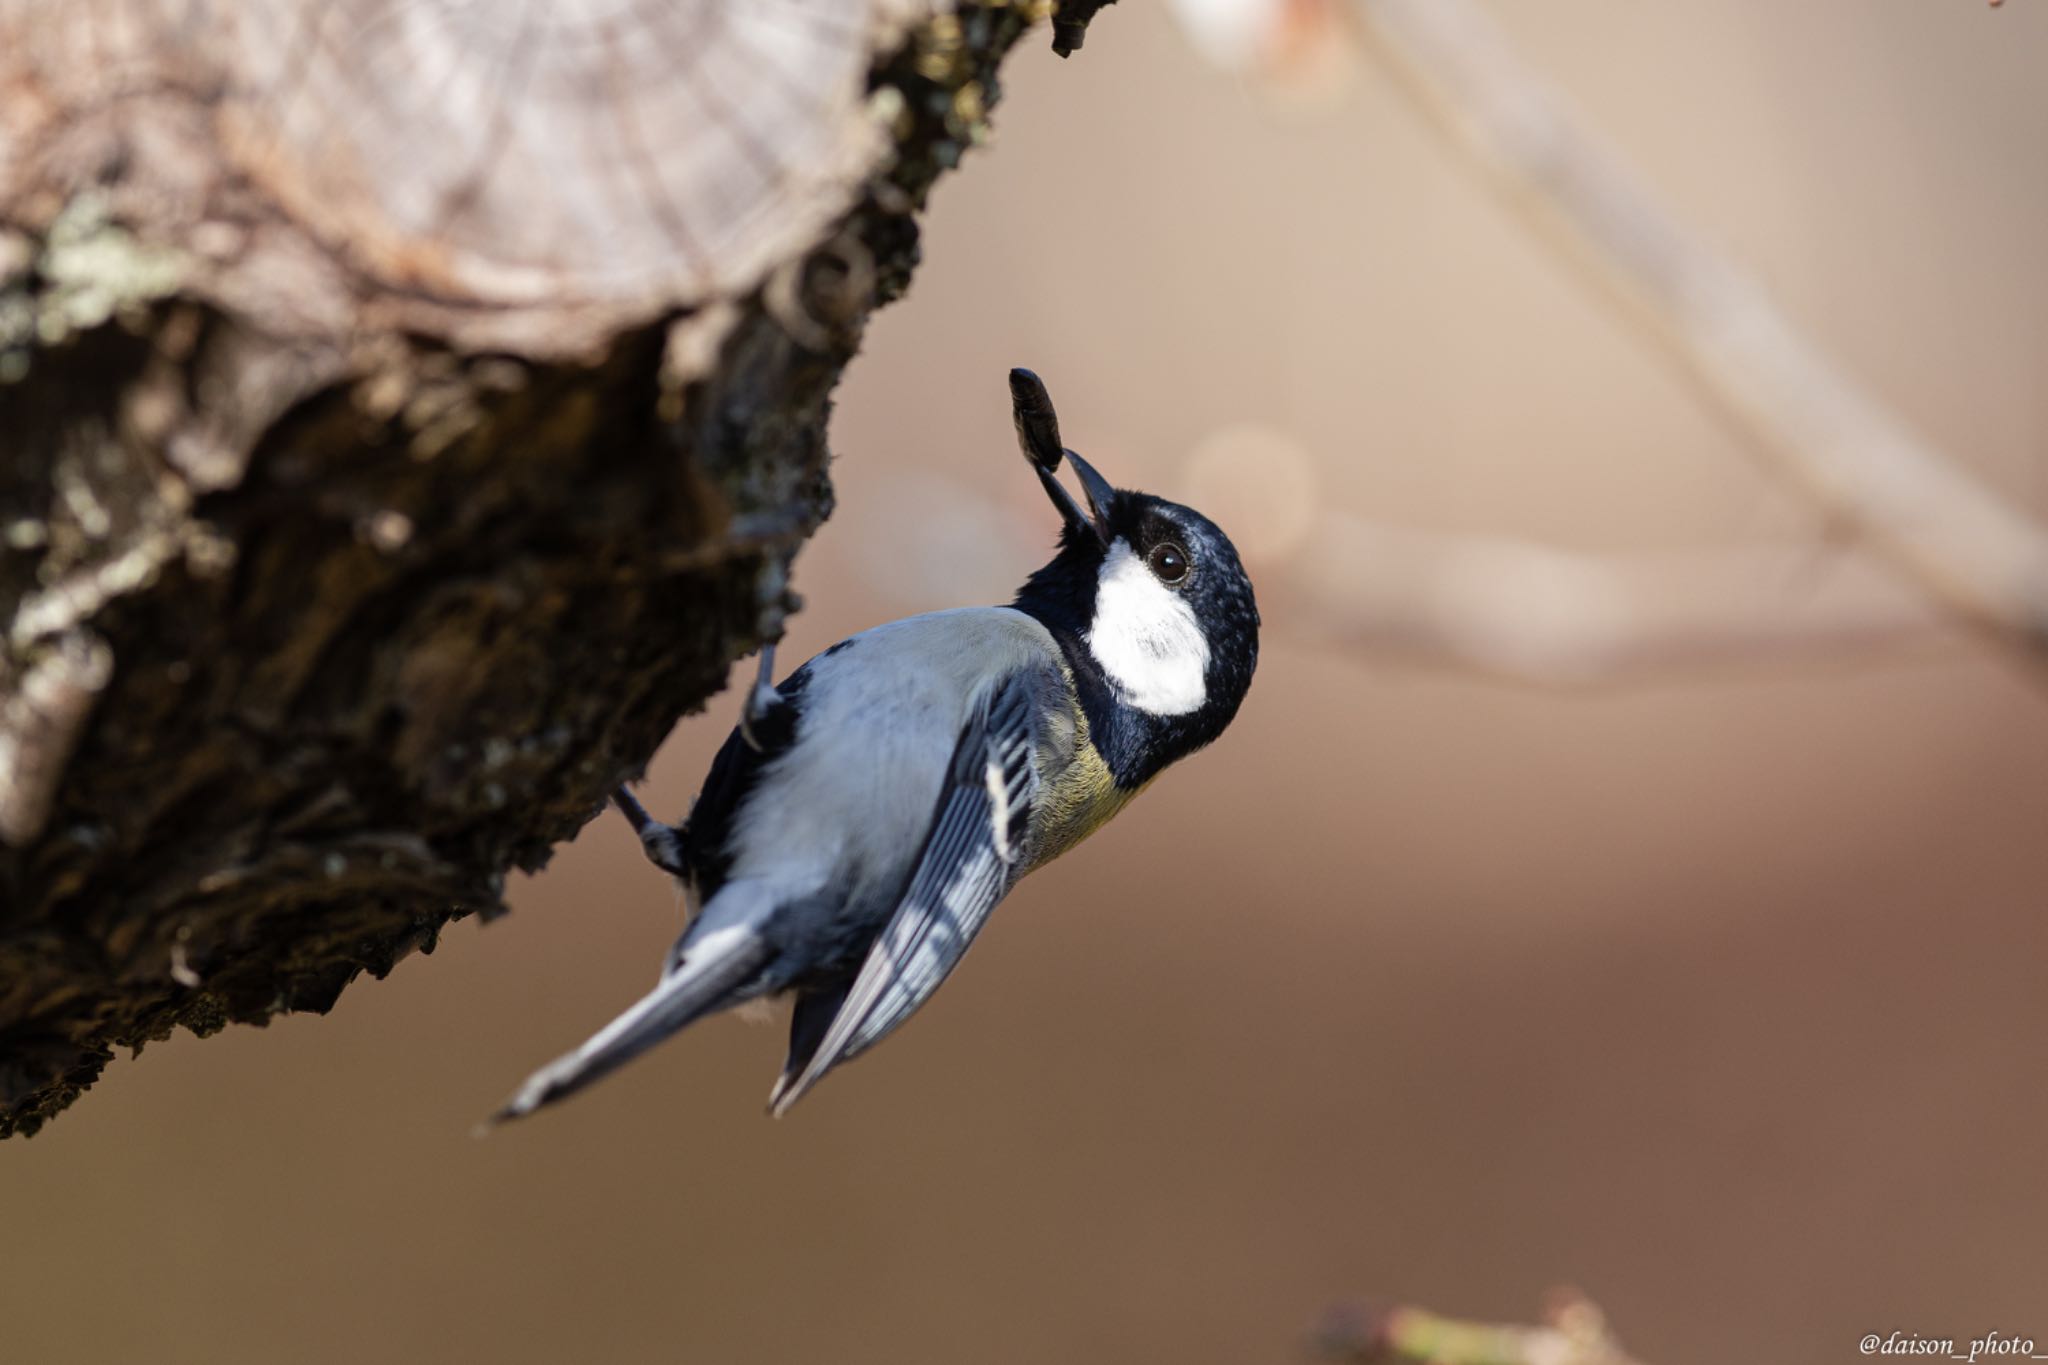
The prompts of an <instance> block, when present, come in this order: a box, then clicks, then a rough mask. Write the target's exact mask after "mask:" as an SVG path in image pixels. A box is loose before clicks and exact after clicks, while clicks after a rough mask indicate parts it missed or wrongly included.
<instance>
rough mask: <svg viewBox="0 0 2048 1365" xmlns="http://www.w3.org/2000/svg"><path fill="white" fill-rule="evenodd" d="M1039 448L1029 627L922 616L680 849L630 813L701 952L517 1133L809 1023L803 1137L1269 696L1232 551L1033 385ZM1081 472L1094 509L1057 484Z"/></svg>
mask: <svg viewBox="0 0 2048 1365" xmlns="http://www.w3.org/2000/svg"><path fill="white" fill-rule="evenodd" d="M1010 394H1011V401H1012V407H1013V410H1014V414H1015V417H1016V425H1017V438H1018V444H1019V445H1020V446H1021V447H1022V448H1023V451H1024V455H1025V457H1026V458H1027V459H1028V460H1029V461H1030V462H1031V465H1032V467H1033V468H1034V469H1035V470H1036V471H1037V473H1038V478H1039V481H1040V482H1041V483H1042V484H1044V486H1045V491H1046V494H1047V496H1049V497H1050V498H1051V499H1052V502H1053V505H1054V506H1055V507H1056V508H1058V509H1059V512H1060V516H1061V519H1062V522H1063V525H1062V527H1061V530H1060V540H1059V552H1058V553H1057V554H1055V555H1054V556H1053V559H1052V562H1051V563H1049V564H1047V565H1046V566H1045V567H1044V568H1042V569H1040V570H1038V572H1036V573H1034V574H1032V575H1031V576H1030V578H1029V579H1028V580H1026V582H1025V584H1024V586H1023V588H1021V589H1020V590H1019V591H1018V593H1017V596H1016V600H1015V601H1013V602H1012V603H1011V604H1010V605H1009V606H1007V607H962V608H958V609H955V610H951V611H937V612H932V613H930V614H928V615H923V616H912V617H909V618H907V619H905V620H901V621H893V622H890V623H889V624H887V625H883V626H877V627H875V628H874V629H872V630H867V631H863V632H861V633H860V634H858V635H855V636H852V637H851V638H849V639H846V640H842V641H840V642H839V643H838V644H836V645H833V646H832V647H831V648H830V649H828V650H826V651H825V652H824V653H822V654H820V655H818V656H817V657H816V658H814V659H812V660H811V661H810V662H808V663H806V664H805V665H804V666H803V667H802V668H799V669H798V670H797V671H796V672H795V673H793V674H791V675H790V676H789V677H788V678H787V679H786V680H785V681H784V682H783V683H782V684H781V685H780V686H779V687H777V686H773V685H772V684H771V679H772V678H773V676H774V654H773V650H772V647H770V648H766V649H764V650H763V651H762V653H761V665H760V675H759V679H758V680H757V682H756V683H755V686H754V689H753V692H752V694H751V695H750V697H749V700H748V701H747V703H746V705H745V709H744V712H743V715H744V719H743V720H742V721H741V723H740V725H739V727H738V728H736V729H735V730H734V731H733V733H732V735H731V736H730V737H729V738H727V740H726V741H725V746H724V747H723V748H722V749H720V750H719V752H718V756H717V757H716V758H715V759H714V760H713V761H712V764H711V771H710V774H709V775H708V776H707V777H706V778H705V779H704V786H703V791H702V793H701V794H700V795H699V797H698V799H697V802H696V804H695V805H694V806H693V807H692V808H691V810H690V813H689V816H688V817H687V818H686V819H685V820H684V821H683V822H682V823H681V824H680V825H676V826H670V825H665V824H662V823H661V822H659V821H657V820H654V819H652V818H650V817H649V816H648V814H647V813H646V811H645V810H643V809H642V808H641V806H640V803H639V802H638V801H636V800H635V799H634V798H633V796H632V794H631V793H630V792H628V791H626V790H625V789H624V788H621V789H620V790H619V791H618V792H617V793H616V795H615V797H614V800H615V801H616V802H617V804H618V806H619V808H620V810H622V811H623V812H624V813H625V815H626V818H627V819H628V820H630V821H631V822H632V824H633V827H634V828H635V829H636V830H637V831H638V832H639V835H640V840H641V844H642V846H643V847H644V848H645V849H646V852H647V856H648V857H649V859H651V860H652V861H653V863H654V864H655V866H657V867H659V868H660V869H661V870H662V871H664V872H667V873H668V874H669V875H670V876H672V877H674V878H675V879H676V881H677V882H679V883H680V884H681V886H682V890H683V895H684V899H685V902H686V904H687V906H688V909H689V921H688V927H687V928H686V929H684V931H683V935H682V937H681V938H680V939H679V940H678V941H677V942H676V945H675V947H674V948H673V949H672V950H671V951H670V953H669V955H668V961H667V964H666V965H665V967H664V968H663V970H662V973H661V979H660V980H659V981H658V982H657V983H656V984H655V987H654V989H653V990H652V991H651V992H649V993H648V995H647V996H646V997H645V998H644V999H642V1000H641V1001H640V1002H639V1003H638V1004H636V1005H634V1006H633V1007H632V1008H631V1009H629V1010H627V1011H626V1012H625V1013H624V1014H622V1015H620V1016H619V1017H618V1018H617V1019H615V1020H613V1021H612V1022H611V1023H610V1024H608V1025H607V1026H605V1028H604V1029H603V1030H601V1031H600V1032H599V1033H598V1034H597V1035H596V1036H594V1037H592V1038H591V1039H590V1041H588V1042H586V1043H585V1044H583V1046H581V1047H579V1048H577V1049H576V1050H575V1051H574V1052H571V1053H569V1054H567V1055H566V1056H564V1057H562V1058H560V1059H559V1060H557V1061H555V1062H552V1063H550V1064H549V1065H547V1066H545V1067H543V1068H541V1070H539V1071H538V1072H535V1073H534V1075H533V1076H532V1077H531V1078H530V1079H529V1080H528V1081H527V1082H526V1084H525V1085H524V1086H522V1087H521V1088H520V1090H519V1092H518V1093H517V1094H516V1095H514V1096H513V1097H512V1099H511V1100H510V1101H509V1102H508V1103H507V1104H506V1105H505V1106H504V1108H503V1109H501V1110H499V1112H498V1114H497V1115H496V1117H497V1118H498V1119H506V1118H516V1117H520V1116H523V1115H526V1114H530V1113H532V1112H533V1111H534V1110H536V1109H539V1108H541V1107H542V1106H543V1105H547V1104H552V1103H554V1102H555V1101H556V1100H559V1099H562V1098H564V1097H565V1096H567V1095H570V1094H573V1093H574V1092H575V1091H577V1090H580V1089H582V1088H583V1087H584V1086H586V1085H589V1084H590V1083H591V1082H592V1081H595V1080H597V1079H598V1078H599V1077H601V1076H604V1075H606V1074H608V1073H609V1072H611V1071H613V1070H615V1069H616V1068H617V1067H619V1066H621V1065H622V1064H624V1063H625V1062H627V1061H630V1060H631V1059H632V1058H634V1057H636V1056H638V1055H639V1054H640V1053H642V1052H645V1051H646V1050H647V1049H648V1048H650V1047H652V1046H654V1045H655V1044H656V1043H658V1042H660V1041H661V1040H662V1039H664V1038H667V1037H668V1036H669V1035H670V1034H673V1033H675V1032H676V1031H677V1030H679V1029H681V1028H683V1027H684V1026H685V1025H687V1024H690V1023H692V1022H694V1021H695V1020H698V1019H701V1018H703V1017H704V1016H705V1015H707V1014H711V1013H714V1012H716V1011H719V1010H724V1009H729V1008H731V1007H732V1006H735V1005H738V1004H741V1003H743V1002H745V1001H749V1000H753V999H756V998H758V997H761V996H772V995H784V994H787V995H791V996H794V997H795V1008H794V1015H793V1018H792V1020H791V1024H790V1035H789V1057H788V1060H787V1061H786V1062H784V1063H783V1067H782V1074H781V1077H780V1078H779V1079H778V1080H777V1081H776V1082H775V1088H774V1090H773V1092H772V1093H771V1094H770V1095H769V1099H768V1104H769V1109H770V1111H771V1112H772V1113H775V1114H778V1115H779V1114H781V1113H783V1112H785V1111H786V1110H787V1109H788V1108H789V1107H790V1106H791V1105H792V1104H794V1103H795V1102H796V1101H797V1100H798V1099H799V1098H800V1097H801V1096H802V1095H803V1094H804V1093H805V1092H806V1091H807V1090H809V1089H810V1088H811V1087H812V1086H814V1085H816V1084H817V1083H818V1080H819V1079H820V1078H821V1077H823V1076H824V1075H825V1073H827V1072H828V1071H830V1070H831V1069H832V1068H833V1067H835V1066H838V1065H839V1064H840V1063H842V1062H845V1061H848V1060H849V1059H851V1058H853V1057H855V1056H858V1055H859V1054H860V1053H862V1052H864V1051H866V1050H867V1049H868V1048H871V1047H873V1046H874V1045H875V1044H876V1043H878V1042H880V1041H881V1040H882V1039H883V1038H884V1037H886V1036H888V1034H889V1033H890V1031H891V1030H893V1029H894V1028H896V1026H897V1025H899V1024H901V1023H902V1022H903V1021H904V1020H905V1019H907V1018H909V1017H910V1015H911V1013H912V1012H913V1011H914V1010H916V1009H917V1007H918V1006H919V1005H921V1004H923V1003H924V1001H925V1000H926V999H927V998H928V997H929V996H930V995H931V993H932V992H933V991H934V990H936V989H937V988H938V985H939V983H940V982H941V981H943V980H945V978H946V975H947V973H949V972H951V971H952V970H953V968H954V966H955V965H957V964H958V963H959V961H960V958H961V955H962V954H963V953H965V952H966V951H967V946H968V944H970V943H971V942H973V940H974V936H975V934H976V932H977V931H979V930H980V928H981V926H982V924H983V923H984V922H985V921H986V920H987V918H988V914H989V912H990V911H991V910H993V909H995V907H996V903H997V902H998V901H1000V900H1002V898H1003V897H1004V896H1005V895H1006V894H1007V893H1008V892H1009V890H1010V889H1011V888H1012V887H1014V886H1015V885H1016V884H1017V883H1018V881H1020V880H1021V879H1022V878H1023V877H1024V875H1025V874H1026V873H1028V872H1030V871H1031V870H1033V869H1034V868H1038V867H1043V866H1044V865H1045V864H1046V863H1049V862H1051V861H1052V860H1053V859H1054V858H1057V857H1058V856H1059V855H1060V854H1062V853H1064V852H1066V851H1067V850H1068V849H1070V848H1072V847H1073V846H1074V845H1075V844H1077V843H1079V842H1080V841H1081V840H1082V839H1084V838H1086V837H1087V836H1088V835H1089V834H1091V833H1093V832H1094V831H1095V830H1097V829H1099V828H1101V827H1102V825H1103V824H1104V823H1105V822H1106V821H1108V820H1109V819H1110V817H1111V816H1113V815H1115V814H1116V813H1117V812H1118V811H1119V810H1121V809H1123V807H1124V804H1125V803H1126V802H1128V801H1129V800H1130V799H1131V798H1132V797H1133V796H1136V795H1137V794H1138V792H1139V791H1140V790H1142V789H1143V788H1144V786H1145V785H1146V784H1147V783H1148V782H1150V781H1151V780H1152V779H1153V778H1154V777H1156V776H1158V775H1159V773H1160V771H1161V770H1162V769H1164V768H1165V767H1166V766H1167V765H1168V764H1171V763H1173V762H1175V761H1176V760H1179V759H1182V758H1185V757H1187V756H1188V755H1189V754H1191V753H1193V752H1194V751H1195V750H1197V749H1199V748H1201V747H1202V746H1203V745H1205V744H1207V743H1209V742H1210V741H1211V740H1213V739H1215V738H1216V737H1217V736H1218V735H1220V734H1222V733H1223V730H1224V727H1225V726H1227V725H1229V724H1230V721H1231V718H1232V717H1233V716H1235V715H1236V714H1237V708H1238V705H1239V704H1240V703H1241V702H1242V701H1243V700H1244V696H1245V691H1246V689H1247V688H1249V687H1250V685H1251V680H1252V670H1253V668H1254V667H1255V666H1256V664H1257V662H1258V655H1259V611H1258V605H1257V603H1256V602H1255V601H1254V600H1253V597H1252V585H1251V580H1250V579H1249V578H1247V577H1246V575H1245V571H1244V567H1243V566H1242V565H1241V564H1240V563H1239V562H1238V558H1237V551H1236V549H1235V547H1233V546H1232V545H1231V543H1230V539H1229V537H1227V536H1225V535H1224V534H1223V532H1222V531H1220V530H1218V529H1217V527H1216V525H1215V523H1213V522H1211V521H1210V520H1209V519H1208V518H1207V517H1205V516H1203V515H1201V513H1199V512H1196V511H1195V510H1193V509H1192V508H1188V507H1183V506H1180V505H1179V504H1177V503H1171V502H1167V501H1165V500H1163V499H1161V498H1156V497H1153V496H1151V495H1150V494H1147V493H1137V492H1131V491H1128V490H1124V489H1118V488H1113V487H1111V486H1110V484H1109V482H1108V481H1107V480H1106V479H1104V478H1103V477H1102V476H1101V475H1100V474H1098V473H1096V471H1095V469H1094V468H1093V466H1091V465H1090V464H1089V463H1088V462H1087V461H1086V460H1083V459H1082V458H1081V457H1080V456H1079V455H1076V454H1075V453H1074V452H1073V451H1071V450H1066V449H1064V448H1063V447H1062V446H1061V444H1060V435H1059V423H1058V419H1057V417H1056V416H1055V414H1054V412H1053V406H1052V400H1051V398H1050V397H1049V396H1048V394H1047V393H1046V390H1045V385H1044V384H1042V383H1041V382H1040V381H1039V379H1038V376H1036V375H1035V374H1033V373H1032V372H1031V371H1029V370H1022V369H1019V370H1012V371H1011V372H1010ZM1062 458H1064V459H1065V460H1066V461H1067V462H1068V463H1069V464H1071V465H1072V466H1073V468H1074V472H1075V474H1076V475H1077V476H1078V477H1079V479H1080V484H1081V489H1082V493H1083V495H1084V496H1085V498H1086V499H1087V509H1086V511H1085V512H1084V511H1083V509H1082V507H1081V505H1080V503H1078V502H1077V501H1076V500H1075V499H1074V497H1073V496H1072V495H1071V494H1069V493H1068V492H1067V490H1066V488H1065V487H1064V486H1063V485H1062V484H1061V483H1060V481H1059V480H1058V479H1057V478H1056V477H1055V475H1056V473H1057V471H1058V469H1059V465H1060V461H1061V459H1062Z"/></svg>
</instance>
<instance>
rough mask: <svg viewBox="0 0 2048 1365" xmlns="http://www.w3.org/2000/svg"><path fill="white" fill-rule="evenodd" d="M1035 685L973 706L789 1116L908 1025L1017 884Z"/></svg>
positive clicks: (1030, 785) (1029, 783)
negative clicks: (912, 851) (920, 841)
mask: <svg viewBox="0 0 2048 1365" xmlns="http://www.w3.org/2000/svg"><path fill="white" fill-rule="evenodd" d="M1031 697H1032V680H1031V678H1030V677H1029V676H1028V675H1026V674H1018V675H1013V676H1011V677H1009V678H1006V679H1004V680H1003V681H1002V682H1000V683H998V684H997V685H996V686H995V687H994V688H992V689H991V690H990V691H989V692H988V694H987V695H986V696H985V697H984V698H983V701H982V704H981V705H979V706H978V707H976V708H975V710H974V712H973V714H972V717H971V718H970V719H969V721H968V723H967V725H966V727H965V728H964V729H963V730H962V731H961V734H960V738H959V741H958V742H957V743H956V744H955V746H954V749H953V759H952V762H951V764H950V765H949V766H948V769H947V773H946V785H945V788H944V790H943V791H941V792H940V794H939V800H938V805H937V808H936V810H935V811H934V813H933V816H932V826H931V832H930V833H929V834H928V835H927V836H926V838H925V847H924V852H923V853H922V854H921V855H920V856H919V858H918V861H917V864H916V867H915V868H914V869H913V870H912V872H911V874H910V879H909V881H908V882H907V883H906V884H905V887H904V892H903V896H902V898H901V899H900V900H899V901H898V903H897V908H896V912H895V914H894V915H892V916H891V917H890V919H889V923H888V924H887V925H886V926H884V928H883V930H882V933H881V935H880V937H878V938H877V939H876V941H875V945H874V947H873V948H871V949H869V951H868V956H867V959H866V961H865V962H863V963H862V964H861V969H860V973H859V975H858V976H856V977H855V978H854V981H853V986H852V988H851V989H850V990H849V991H848V992H847V996H846V1003H845V1004H844V1005H842V1006H840V1009H839V1012H838V1014H836V1015H835V1016H834V1017H833V1020H832V1026H831V1028H829V1029H828V1030H827V1031H826V1033H825V1037H824V1039H823V1041H822V1042H820V1043H819V1045H818V1048H817V1051H816V1052H814V1053H813V1054H812V1055H811V1057H810V1059H809V1061H808V1063H807V1064H806V1065H805V1067H804V1069H803V1071H802V1073H801V1074H799V1075H798V1076H797V1077H796V1078H795V1079H794V1080H793V1081H791V1082H790V1083H789V1084H788V1085H787V1086H784V1087H781V1088H779V1090H778V1093H777V1094H776V1096H775V1098H774V1101H773V1107H774V1112H776V1113H777V1114H780V1113H783V1112H784V1111H786V1110H787V1109H788V1108H789V1107H790V1106H791V1105H792V1104H794V1103H796V1101H797V1100H798V1099H800V1098H801V1097H802V1096H803V1094H804V1092H805V1091H806V1090H808V1089H810V1088H811V1086H813V1085H815V1084H817V1083H818V1081H819V1080H820V1079H821V1078H823V1076H824V1075H825V1073H826V1072H828V1071H830V1070H831V1069H832V1068H833V1067H835V1066H837V1065H839V1064H840V1063H841V1062H844V1061H848V1060H850V1059H851V1058H853V1057H856V1056H858V1055H859V1054H860V1053H862V1052H864V1051H866V1050H867V1049H868V1048H871V1047H873V1046H874V1045H875V1044H876V1043H878V1042H880V1041H881V1040H882V1039H883V1038H884V1037H886V1036H887V1035H888V1034H889V1032H890V1031H891V1030H893V1029H894V1028H895V1027H896V1026H897V1025H899V1024H901V1023H902V1022H903V1021H904V1020H905V1019H908V1018H909V1017H910V1016H911V1014H912V1013H914V1012H915V1011H916V1009H917V1007H918V1006H919V1005H922V1004H923V1003H924V1002H925V1001H926V1000H927V999H929V998H930V997H931V994H932V992H933V991H935V990H937V989H938V987H939V983H940V982H942V981H944V980H945V979H946V976H947V975H948V974H949V973H950V972H951V971H952V970H953V968H954V967H955V966H956V965H958V963H959V961H960V959H961V957H962V956H963V955H964V954H965V953H966V952H967V948H968V945H969V944H971V943H972V942H973V941H974V936H975V935H976V934H977V933H978V932H980V930H981V926H982V925H983V924H984V923H985V922H986V921H987V919H988V915H989V912H990V911H991V910H993V909H995V907H996V904H997V903H998V902H999V901H1001V900H1002V898H1003V897H1004V896H1005V895H1006V894H1008V892H1009V890H1010V887H1011V886H1012V885H1013V884H1014V883H1015V879H1016V867H1017V860H1018V858H1019V857H1020V856H1021V854H1022V852H1023V849H1022V845H1023V840H1024V836H1025V832H1026V830H1027V829H1028V827H1029V823H1030V816H1031V806H1032V802H1033V801H1034V800H1035V799H1036V798H1037V794H1038V773H1037V769H1036V768H1035V767H1034V766H1033V763H1032V749H1033V742H1034V734H1035V728H1036V727H1035V724H1034V717H1033V712H1032V706H1031Z"/></svg>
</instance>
